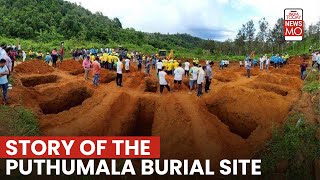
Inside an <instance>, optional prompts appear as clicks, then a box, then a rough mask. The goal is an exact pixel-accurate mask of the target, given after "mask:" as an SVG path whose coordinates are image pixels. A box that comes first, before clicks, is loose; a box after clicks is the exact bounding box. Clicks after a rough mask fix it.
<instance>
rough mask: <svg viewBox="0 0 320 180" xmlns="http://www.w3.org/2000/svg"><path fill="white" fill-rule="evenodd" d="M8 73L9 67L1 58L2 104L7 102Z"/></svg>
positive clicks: (0, 83) (0, 84)
mask: <svg viewBox="0 0 320 180" xmlns="http://www.w3.org/2000/svg"><path fill="white" fill-rule="evenodd" d="M8 75H9V69H8V67H7V65H6V60H5V59H1V60H0V87H1V88H2V99H3V102H2V103H3V105H6V104H7V101H8V98H7V93H8V87H9V81H8V78H7V76H8Z"/></svg>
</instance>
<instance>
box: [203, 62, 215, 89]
mask: <svg viewBox="0 0 320 180" xmlns="http://www.w3.org/2000/svg"><path fill="white" fill-rule="evenodd" d="M212 66H213V62H210V63H209V64H208V65H207V67H206V85H205V88H204V90H205V92H206V93H208V92H209V90H210V85H211V81H212V77H213V75H212Z"/></svg>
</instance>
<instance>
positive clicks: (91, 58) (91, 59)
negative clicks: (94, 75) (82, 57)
mask: <svg viewBox="0 0 320 180" xmlns="http://www.w3.org/2000/svg"><path fill="white" fill-rule="evenodd" d="M95 59H96V57H95V56H94V55H93V54H92V55H91V56H90V61H91V62H93V61H94V60H95Z"/></svg>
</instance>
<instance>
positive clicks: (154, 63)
mask: <svg viewBox="0 0 320 180" xmlns="http://www.w3.org/2000/svg"><path fill="white" fill-rule="evenodd" d="M156 63H157V60H156V58H155V57H153V58H152V69H156Z"/></svg>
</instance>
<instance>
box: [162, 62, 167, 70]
mask: <svg viewBox="0 0 320 180" xmlns="http://www.w3.org/2000/svg"><path fill="white" fill-rule="evenodd" d="M162 66H163V67H165V68H166V69H168V61H167V60H163V61H162Z"/></svg>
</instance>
